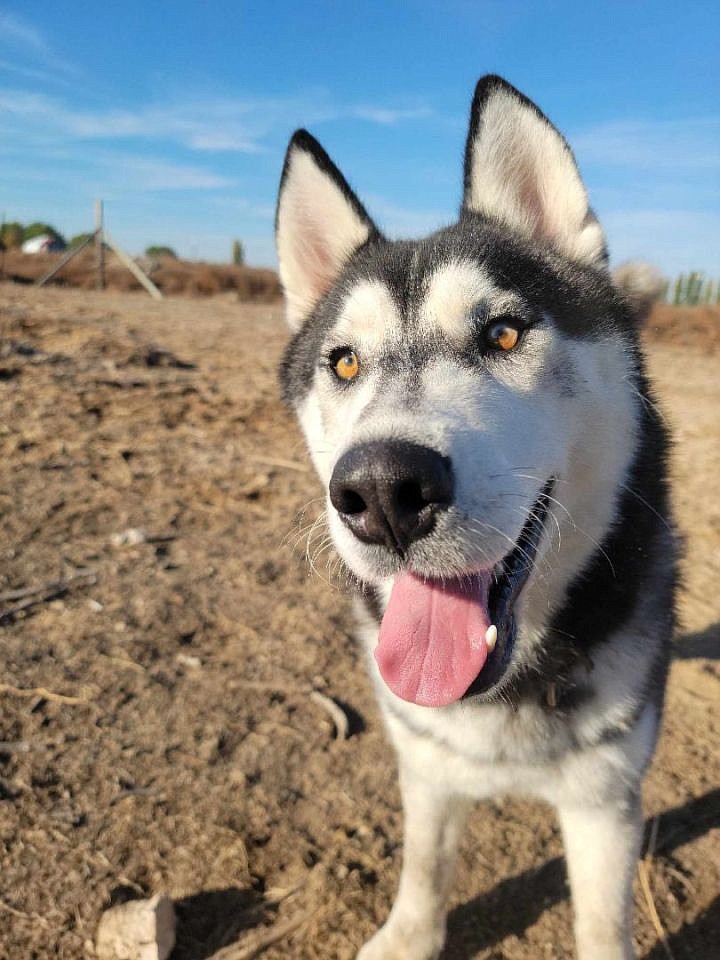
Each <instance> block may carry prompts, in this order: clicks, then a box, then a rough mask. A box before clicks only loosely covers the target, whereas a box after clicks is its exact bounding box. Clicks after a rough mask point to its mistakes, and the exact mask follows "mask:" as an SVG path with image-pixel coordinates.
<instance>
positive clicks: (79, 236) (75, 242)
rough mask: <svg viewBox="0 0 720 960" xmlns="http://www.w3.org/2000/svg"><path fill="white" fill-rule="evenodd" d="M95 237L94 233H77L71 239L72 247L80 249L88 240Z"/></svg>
mask: <svg viewBox="0 0 720 960" xmlns="http://www.w3.org/2000/svg"><path fill="white" fill-rule="evenodd" d="M94 236H95V234H94V233H76V234H75V236H74V237H70V246H71V247H79V246H80V245H81V244H83V243H85V241H86V240H90V239H91V238H92V237H94Z"/></svg>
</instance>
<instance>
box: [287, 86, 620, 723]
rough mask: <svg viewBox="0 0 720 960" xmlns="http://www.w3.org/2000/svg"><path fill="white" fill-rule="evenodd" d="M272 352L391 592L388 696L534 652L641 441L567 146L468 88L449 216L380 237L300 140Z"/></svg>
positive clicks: (363, 550)
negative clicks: (282, 336)
mask: <svg viewBox="0 0 720 960" xmlns="http://www.w3.org/2000/svg"><path fill="white" fill-rule="evenodd" d="M276 233H277V247H278V256H279V264H280V276H281V280H282V284H283V287H284V290H285V295H286V303H287V316H288V320H289V323H290V325H291V327H292V328H293V330H294V331H295V335H294V337H293V339H292V340H291V342H290V344H289V346H288V348H287V352H286V355H285V359H284V363H283V371H282V375H283V384H284V390H285V395H286V398H287V400H288V401H289V402H290V403H291V404H292V405H293V407H294V408H295V410H296V411H297V413H298V416H299V418H300V422H301V424H302V427H303V429H304V432H305V435H306V438H307V441H308V445H309V448H310V452H311V455H312V458H313V461H314V463H315V466H316V468H317V471H318V473H319V475H320V477H321V480H322V481H323V483H324V485H325V487H326V491H327V500H328V518H329V525H330V531H331V533H332V536H333V539H334V541H335V545H336V547H337V549H338V551H339V553H340V554H341V556H342V557H343V559H344V560H345V562H346V564H347V566H348V567H349V568H350V569H351V570H352V571H353V573H354V574H355V575H356V576H357V577H358V578H359V579H360V580H362V581H363V582H365V583H369V584H372V585H374V586H376V587H377V588H378V589H379V591H380V592H381V594H383V595H384V597H385V599H386V600H387V607H386V610H385V615H384V617H383V623H382V626H381V629H380V639H379V644H378V647H377V650H376V659H377V661H378V665H379V667H380V671H381V673H382V675H383V677H384V678H385V680H386V682H387V684H388V686H389V687H390V688H391V689H392V690H393V691H394V692H395V693H396V694H397V695H399V696H401V697H403V698H404V699H407V700H411V701H414V702H416V703H420V704H425V705H430V706H443V705H446V704H448V703H451V702H453V701H455V700H457V699H459V698H460V697H462V696H464V695H468V694H470V695H472V694H476V695H490V694H492V693H493V692H497V690H498V689H500V688H501V687H502V684H503V683H504V682H506V681H507V679H508V677H510V676H511V675H512V674H513V671H515V670H517V669H519V668H520V666H522V665H523V664H526V663H527V662H528V661H529V660H530V659H531V658H532V657H533V656H534V651H535V648H536V646H537V644H538V643H539V637H540V636H541V633H542V629H543V627H544V625H545V623H546V622H547V618H548V616H549V614H550V613H551V612H552V610H553V609H554V607H556V606H557V605H558V604H559V603H560V602H562V597H563V594H564V591H565V589H566V588H567V585H568V582H569V580H570V578H571V577H572V576H573V575H574V574H575V573H576V572H577V571H578V570H580V569H581V568H582V565H583V564H584V563H585V562H586V561H587V558H588V557H589V555H590V552H591V551H592V550H593V549H594V548H595V547H594V545H595V544H596V543H597V542H598V541H600V540H601V539H602V537H603V536H604V534H605V533H606V531H607V529H608V527H609V525H610V524H611V522H612V519H613V514H614V509H615V499H616V491H617V489H618V487H619V486H620V484H621V482H622V477H623V475H624V473H625V471H626V469H627V465H628V462H629V458H630V455H631V452H632V447H633V433H634V423H635V400H636V398H635V395H634V392H633V386H632V381H633V376H634V372H633V371H634V364H633V349H632V342H633V340H632V334H631V332H630V330H629V327H630V321H629V316H628V310H627V308H626V306H625V304H624V302H623V300H622V298H621V297H620V296H619V295H618V294H617V291H616V290H615V289H614V287H613V284H612V281H611V278H610V275H609V273H608V271H607V254H606V249H605V242H604V237H603V233H602V230H601V227H600V225H599V224H598V222H597V220H596V219H595V216H594V215H593V213H592V210H591V209H590V207H589V205H588V199H587V193H586V190H585V187H584V186H583V183H582V181H581V179H580V176H579V173H578V170H577V167H576V165H575V160H574V158H573V155H572V152H571V150H570V148H569V146H568V145H567V143H566V142H565V140H564V139H563V138H562V136H561V135H560V134H559V133H558V131H557V130H556V129H555V128H554V127H553V126H552V125H551V124H550V122H549V121H548V120H547V118H546V117H545V116H544V115H543V114H542V113H541V112H540V111H539V110H538V109H537V107H535V106H534V105H533V104H532V103H531V102H530V101H528V100H527V99H526V98H525V97H524V96H522V94H520V93H518V91H517V90H515V89H514V88H513V87H511V86H510V85H509V84H507V83H506V82H505V81H503V80H501V79H500V78H498V77H485V78H483V79H482V80H481V81H480V82H479V84H478V87H477V90H476V93H475V98H474V101H473V105H472V113H471V117H470V130H469V134H468V139H467V147H466V151H465V169H464V194H463V201H462V208H461V212H460V217H459V220H458V222H457V223H456V224H454V225H453V226H451V227H448V228H447V229H444V230H440V231H438V232H437V233H434V234H433V235H431V236H430V237H427V238H425V239H423V240H419V241H413V242H409V241H398V242H391V241H389V240H387V239H385V238H384V237H383V236H382V234H381V233H380V231H379V230H378V228H377V227H376V226H375V224H374V223H373V221H372V220H371V218H370V216H369V215H368V213H367V212H366V210H365V208H364V207H363V206H362V204H361V203H360V201H359V200H358V199H357V197H356V196H355V195H354V193H353V192H352V190H351V189H350V187H349V186H348V183H347V182H346V180H345V179H344V178H343V176H342V175H341V174H340V172H339V171H338V170H337V168H336V167H335V166H334V164H333V163H332V161H331V160H330V159H329V157H328V156H327V155H326V154H325V152H324V151H323V150H322V148H321V147H320V146H319V144H318V143H317V142H316V141H315V140H314V139H313V138H312V137H311V136H310V135H309V134H307V133H306V132H304V131H300V132H298V133H296V134H295V136H294V137H293V138H292V140H291V142H290V145H289V147H288V152H287V157H286V160H285V167H284V170H283V175H282V182H281V186H280V196H279V201H278V209H277V222H276Z"/></svg>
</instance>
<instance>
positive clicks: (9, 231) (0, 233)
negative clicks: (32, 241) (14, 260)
mask: <svg viewBox="0 0 720 960" xmlns="http://www.w3.org/2000/svg"><path fill="white" fill-rule="evenodd" d="M23 239H24V237H23V226H22V224H21V223H18V222H17V221H15V220H11V221H10V222H9V223H4V224H3V225H2V227H0V241H2V244H3V247H5V249H6V250H14V249H16V248H20V247H21V246H22V244H23Z"/></svg>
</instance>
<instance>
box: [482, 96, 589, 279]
mask: <svg viewBox="0 0 720 960" xmlns="http://www.w3.org/2000/svg"><path fill="white" fill-rule="evenodd" d="M470 162H471V173H470V178H469V184H468V187H467V192H466V196H465V207H466V208H467V209H468V210H473V211H475V212H477V213H484V214H488V215H490V216H493V217H497V218H498V219H500V220H503V221H504V222H505V223H507V224H508V225H509V226H511V227H513V228H514V229H515V230H517V231H519V232H520V233H522V234H523V235H525V236H527V237H531V238H533V239H537V240H544V241H546V242H548V243H551V244H552V245H553V246H555V247H556V248H558V249H559V250H561V251H562V252H563V253H565V254H566V255H567V256H569V257H571V258H572V259H575V260H581V261H585V262H588V263H599V262H602V260H603V256H604V249H605V243H604V237H603V232H602V228H601V227H600V224H599V223H598V222H597V220H596V219H595V217H594V215H593V214H592V211H590V209H589V207H588V198H587V193H586V191H585V187H584V185H583V182H582V180H581V179H580V175H579V173H578V170H577V167H576V166H575V160H574V158H573V156H572V154H571V152H570V150H569V149H568V147H567V145H566V144H565V143H564V141H563V139H562V137H560V135H559V134H558V133H557V131H556V130H555V129H554V128H553V127H552V126H551V125H550V124H549V123H548V122H546V121H545V120H543V118H542V117H540V116H538V114H536V113H535V111H534V110H533V109H532V108H531V107H529V106H527V105H526V104H525V103H523V102H522V101H521V100H519V99H518V98H517V97H515V96H514V95H513V94H512V93H511V92H510V91H507V90H502V89H500V90H496V91H493V93H491V94H490V97H489V99H488V101H487V102H486V104H485V105H484V107H483V110H482V116H481V118H480V123H479V126H478V131H477V135H476V136H475V140H474V141H473V144H472V152H471V161H470Z"/></svg>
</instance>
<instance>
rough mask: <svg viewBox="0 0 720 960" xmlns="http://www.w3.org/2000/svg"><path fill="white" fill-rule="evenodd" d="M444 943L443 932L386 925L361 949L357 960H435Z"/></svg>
mask: <svg viewBox="0 0 720 960" xmlns="http://www.w3.org/2000/svg"><path fill="white" fill-rule="evenodd" d="M444 941H445V931H444V930H434V931H431V930H425V929H423V930H419V929H417V928H415V929H412V930H410V929H408V928H407V927H405V928H401V926H400V924H397V923H386V924H385V926H384V927H381V928H380V929H379V930H378V932H377V933H376V934H375V936H374V937H373V938H372V939H371V940H368V942H367V943H366V944H365V946H364V947H362V948H361V950H360V953H358V955H357V960H437V958H438V957H439V956H440V951H441V950H442V946H443V943H444Z"/></svg>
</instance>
